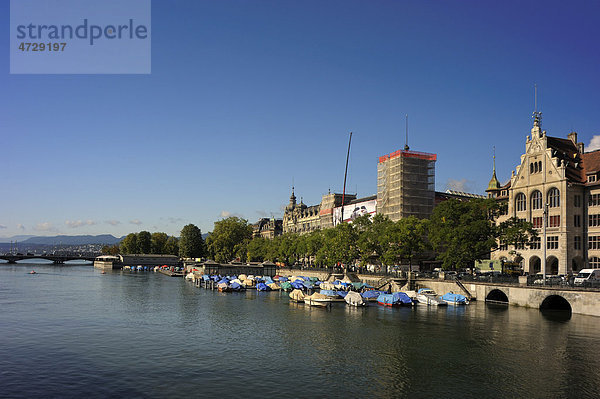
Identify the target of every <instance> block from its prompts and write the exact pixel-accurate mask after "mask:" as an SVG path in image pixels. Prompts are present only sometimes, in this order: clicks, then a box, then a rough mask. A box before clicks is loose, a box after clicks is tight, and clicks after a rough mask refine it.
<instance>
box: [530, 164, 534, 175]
mask: <svg viewBox="0 0 600 399" xmlns="http://www.w3.org/2000/svg"><path fill="white" fill-rule="evenodd" d="M529 174H530V175H531V174H533V164H532V163H530V164H529Z"/></svg>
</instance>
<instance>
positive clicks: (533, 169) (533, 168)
mask: <svg viewBox="0 0 600 399" xmlns="http://www.w3.org/2000/svg"><path fill="white" fill-rule="evenodd" d="M541 171H542V161H538V162H532V163H530V164H529V173H530V174H533V173H540V172H541Z"/></svg>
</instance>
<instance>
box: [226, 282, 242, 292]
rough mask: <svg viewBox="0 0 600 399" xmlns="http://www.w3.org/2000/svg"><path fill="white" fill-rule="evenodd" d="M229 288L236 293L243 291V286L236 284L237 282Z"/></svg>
mask: <svg viewBox="0 0 600 399" xmlns="http://www.w3.org/2000/svg"><path fill="white" fill-rule="evenodd" d="M229 286H230V287H231V289H232V290H234V291H239V290H241V289H242V286H241V285H240V284H239V283H236V282H232V283H231V284H230V285H229Z"/></svg>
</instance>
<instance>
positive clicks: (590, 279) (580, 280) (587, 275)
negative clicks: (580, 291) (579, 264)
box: [573, 269, 600, 285]
mask: <svg viewBox="0 0 600 399" xmlns="http://www.w3.org/2000/svg"><path fill="white" fill-rule="evenodd" d="M586 283H596V284H598V283H600V269H581V270H580V271H579V274H577V276H575V281H573V284H575V285H584V284H586Z"/></svg>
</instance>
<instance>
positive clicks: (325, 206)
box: [283, 188, 356, 234]
mask: <svg viewBox="0 0 600 399" xmlns="http://www.w3.org/2000/svg"><path fill="white" fill-rule="evenodd" d="M355 199H356V195H355V194H346V195H345V196H344V202H345V203H346V204H348V203H349V202H350V201H352V200H355ZM341 205H342V194H333V193H328V194H326V195H324V196H323V198H322V199H321V203H320V204H319V205H312V206H307V205H305V204H304V202H303V201H302V199H300V203H299V204H298V203H297V202H296V195H295V194H294V189H293V188H292V195H291V196H290V202H289V203H288V205H287V206H286V207H285V211H284V213H283V232H284V233H299V234H306V233H310V232H311V231H315V230H320V229H328V228H330V227H333V210H334V208H336V207H338V206H341Z"/></svg>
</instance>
